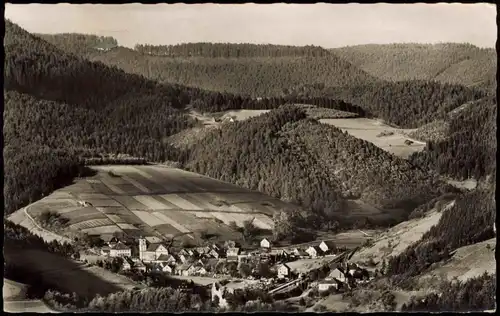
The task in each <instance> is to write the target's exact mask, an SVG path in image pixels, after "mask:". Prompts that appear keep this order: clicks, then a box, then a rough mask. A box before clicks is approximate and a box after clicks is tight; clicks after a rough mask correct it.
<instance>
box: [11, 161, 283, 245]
mask: <svg viewBox="0 0 500 316" xmlns="http://www.w3.org/2000/svg"><path fill="white" fill-rule="evenodd" d="M92 168H94V169H95V170H96V171H97V174H96V175H94V176H92V177H90V178H85V179H79V180H77V181H76V182H75V183H73V184H72V185H69V186H67V187H64V188H62V189H59V190H57V191H55V192H54V193H53V194H51V195H49V196H47V197H45V198H43V199H42V200H39V201H37V202H35V203H33V204H31V205H29V206H28V207H27V208H26V209H22V210H18V211H16V212H14V213H13V214H12V215H10V217H9V219H11V220H13V221H14V222H15V223H18V224H21V225H23V226H25V227H27V228H29V229H38V230H40V229H43V230H46V229H44V228H38V227H37V226H39V225H38V224H37V223H36V221H37V219H38V218H39V217H40V216H41V214H42V213H44V212H46V211H51V212H56V213H58V214H59V215H60V217H62V218H65V219H66V223H65V224H64V227H62V228H61V229H60V230H58V231H57V233H58V234H59V235H65V236H69V237H71V236H74V234H77V233H87V234H89V235H109V234H113V233H124V234H125V235H128V236H130V237H133V238H137V237H139V236H144V237H156V238H159V239H169V238H172V237H174V236H181V235H182V237H179V238H180V240H183V239H190V240H191V241H193V240H196V238H197V237H196V236H198V235H199V234H196V233H202V232H206V233H208V234H211V235H213V236H217V239H219V240H227V239H238V238H241V234H240V233H239V232H237V231H235V230H234V228H233V225H232V223H233V222H234V223H235V224H236V225H237V226H238V227H243V223H244V222H245V221H247V220H253V223H254V225H255V226H256V227H258V228H260V229H261V230H262V231H263V232H266V231H267V232H268V231H270V230H272V228H273V220H272V215H273V213H274V211H275V210H277V209H281V208H285V207H287V206H288V204H287V203H285V202H282V201H280V200H279V199H275V198H272V197H269V196H267V195H265V194H262V193H259V192H256V191H250V190H246V189H243V188H240V187H238V186H235V185H231V184H228V183H225V182H222V181H218V180H215V179H211V178H209V177H206V176H202V175H199V174H195V173H191V172H187V171H183V170H180V169H175V168H170V167H166V166H158V165H144V166H125V165H113V166H95V167H92ZM30 218H32V219H33V220H30ZM34 221H35V222H34ZM51 233H52V232H48V234H49V235H50V234H51ZM46 235H47V234H46ZM56 236H57V235H56ZM52 237H54V236H52ZM60 238H64V237H62V236H60ZM68 240H69V239H68Z"/></svg>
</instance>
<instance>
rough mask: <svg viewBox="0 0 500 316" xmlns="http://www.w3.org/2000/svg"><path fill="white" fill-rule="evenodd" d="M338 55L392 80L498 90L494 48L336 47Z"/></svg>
mask: <svg viewBox="0 0 500 316" xmlns="http://www.w3.org/2000/svg"><path fill="white" fill-rule="evenodd" d="M330 51H331V52H332V53H334V54H335V55H337V56H339V57H341V58H343V59H345V60H347V61H349V62H351V63H352V64H353V65H355V66H357V67H359V68H360V69H363V70H365V71H366V72H368V73H369V74H371V75H373V76H375V77H377V78H381V79H385V80H390V81H405V80H413V79H417V80H435V81H438V82H442V83H452V84H459V85H464V86H468V87H472V86H475V87H479V88H484V89H485V90H488V91H491V92H494V91H495V89H496V83H495V81H496V79H495V78H496V63H497V57H496V53H495V50H494V49H491V48H479V47H476V46H474V45H471V44H458V43H442V44H409V43H408V44H388V45H378V44H369V45H358V46H347V47H341V48H334V49H331V50H330Z"/></svg>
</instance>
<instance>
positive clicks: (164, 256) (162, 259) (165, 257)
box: [156, 254, 170, 261]
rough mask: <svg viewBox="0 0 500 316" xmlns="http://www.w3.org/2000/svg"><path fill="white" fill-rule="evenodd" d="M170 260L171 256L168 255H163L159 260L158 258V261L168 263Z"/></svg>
mask: <svg viewBox="0 0 500 316" xmlns="http://www.w3.org/2000/svg"><path fill="white" fill-rule="evenodd" d="M168 259H170V256H169V255H166V254H161V255H160V256H159V257H158V258H156V260H158V261H167V260H168Z"/></svg>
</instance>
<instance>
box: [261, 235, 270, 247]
mask: <svg viewBox="0 0 500 316" xmlns="http://www.w3.org/2000/svg"><path fill="white" fill-rule="evenodd" d="M260 247H261V248H265V249H269V248H271V242H270V241H269V240H268V239H267V238H264V239H262V240H261V241H260Z"/></svg>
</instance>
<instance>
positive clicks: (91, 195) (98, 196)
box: [78, 193, 109, 201]
mask: <svg viewBox="0 0 500 316" xmlns="http://www.w3.org/2000/svg"><path fill="white" fill-rule="evenodd" d="M78 197H79V198H80V199H81V200H84V201H87V200H103V199H109V196H107V195H106V194H102V193H82V194H78Z"/></svg>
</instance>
